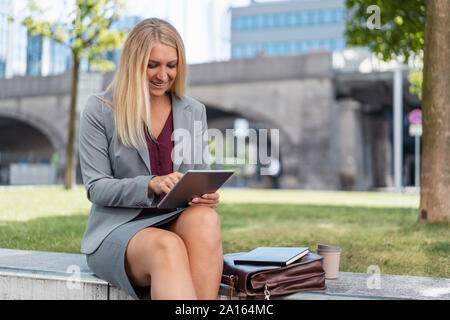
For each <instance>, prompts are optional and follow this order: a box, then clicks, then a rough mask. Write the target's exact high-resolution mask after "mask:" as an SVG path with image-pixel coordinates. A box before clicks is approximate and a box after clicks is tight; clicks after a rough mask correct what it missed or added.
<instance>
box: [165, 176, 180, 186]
mask: <svg viewBox="0 0 450 320" xmlns="http://www.w3.org/2000/svg"><path fill="white" fill-rule="evenodd" d="M167 179H168V180H170V181H171V182H172V183H173V184H174V185H175V184H176V183H177V182H178V180H180V178H179V177H178V176H177V175H174V174H171V175H169V176H167Z"/></svg>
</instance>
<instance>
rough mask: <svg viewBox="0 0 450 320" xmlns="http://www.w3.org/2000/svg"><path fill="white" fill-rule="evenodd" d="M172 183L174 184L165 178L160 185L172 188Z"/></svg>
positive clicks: (168, 188)
mask: <svg viewBox="0 0 450 320" xmlns="http://www.w3.org/2000/svg"><path fill="white" fill-rule="evenodd" d="M174 185H175V184H174V183H173V182H172V181H168V180H166V181H164V182H163V183H162V187H165V188H166V189H167V190H170V189H172V188H173V186H174Z"/></svg>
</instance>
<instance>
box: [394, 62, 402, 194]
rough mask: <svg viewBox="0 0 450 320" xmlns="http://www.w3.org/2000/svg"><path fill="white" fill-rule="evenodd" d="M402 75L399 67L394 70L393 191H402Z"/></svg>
mask: <svg viewBox="0 0 450 320" xmlns="http://www.w3.org/2000/svg"><path fill="white" fill-rule="evenodd" d="M402 82H403V77H402V70H401V67H400V66H398V67H397V68H396V69H395V71H394V81H393V100H394V120H393V122H394V123H393V130H394V132H393V133H394V134H393V135H394V186H395V192H398V193H400V192H401V191H402V163H403V99H402V96H403V92H402V91H403V90H402V88H403V83H402Z"/></svg>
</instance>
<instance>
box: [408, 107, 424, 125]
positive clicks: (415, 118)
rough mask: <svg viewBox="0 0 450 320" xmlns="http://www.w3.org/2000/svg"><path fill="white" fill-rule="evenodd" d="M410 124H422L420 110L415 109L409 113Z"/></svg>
mask: <svg viewBox="0 0 450 320" xmlns="http://www.w3.org/2000/svg"><path fill="white" fill-rule="evenodd" d="M409 123H410V124H422V111H421V110H420V109H414V110H413V111H411V112H410V113H409Z"/></svg>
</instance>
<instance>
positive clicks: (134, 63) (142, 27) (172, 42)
mask: <svg viewBox="0 0 450 320" xmlns="http://www.w3.org/2000/svg"><path fill="white" fill-rule="evenodd" d="M157 42H160V43H163V44H165V45H168V46H171V47H173V48H175V49H176V50H177V55H178V66H177V75H176V78H175V81H174V83H173V85H172V87H171V89H170V91H171V92H173V93H174V94H175V95H176V96H177V97H179V98H182V97H184V95H185V92H186V76H187V67H186V57H185V52H184V45H183V41H182V39H181V36H180V35H179V33H178V32H177V30H176V29H175V28H174V27H173V26H172V25H171V24H170V23H168V22H166V21H164V20H161V19H157V18H150V19H145V20H143V21H141V22H140V23H138V24H137V25H136V26H135V27H134V28H133V30H132V31H131V32H130V34H129V35H128V37H127V40H126V41H125V44H124V46H123V50H122V55H121V57H120V63H119V67H118V69H117V71H116V73H115V75H114V78H113V80H112V82H111V84H110V85H109V86H108V88H107V89H106V92H108V91H110V90H112V91H113V99H112V102H110V101H108V100H106V99H105V98H103V99H102V100H103V101H104V102H105V103H107V104H108V105H109V106H110V107H111V108H112V109H113V113H114V121H115V125H116V132H117V135H118V137H119V138H120V140H121V142H122V143H123V144H124V145H125V146H128V147H134V148H136V149H140V148H143V147H144V146H146V139H145V132H146V130H145V128H147V126H146V125H145V121H144V119H142V115H143V114H145V116H146V120H147V125H148V133H149V135H150V137H151V138H152V139H153V140H154V141H156V139H155V138H154V136H153V134H152V131H151V128H150V125H151V121H150V107H151V106H150V93H149V85H148V79H147V66H148V59H149V57H150V52H151V50H152V48H153V46H154V45H155V44H156V43H157Z"/></svg>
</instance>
